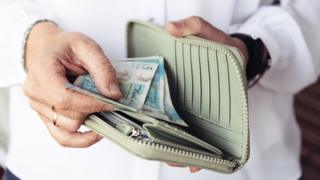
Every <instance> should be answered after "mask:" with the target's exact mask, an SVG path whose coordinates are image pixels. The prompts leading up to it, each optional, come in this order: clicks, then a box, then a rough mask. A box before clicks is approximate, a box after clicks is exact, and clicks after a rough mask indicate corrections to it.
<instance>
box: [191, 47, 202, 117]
mask: <svg viewBox="0 0 320 180" xmlns="http://www.w3.org/2000/svg"><path fill="white" fill-rule="evenodd" d="M199 51H200V48H199V47H198V46H191V51H190V53H191V56H190V57H191V72H192V82H193V83H192V84H193V86H192V87H193V89H192V107H193V110H194V112H195V113H196V114H199V115H200V113H201V84H202V82H201V80H202V78H201V73H200V52H199Z"/></svg>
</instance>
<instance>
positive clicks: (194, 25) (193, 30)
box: [166, 16, 229, 43]
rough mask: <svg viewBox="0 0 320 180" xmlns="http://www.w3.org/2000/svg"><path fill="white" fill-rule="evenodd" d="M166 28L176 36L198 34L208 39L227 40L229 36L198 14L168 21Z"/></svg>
mask: <svg viewBox="0 0 320 180" xmlns="http://www.w3.org/2000/svg"><path fill="white" fill-rule="evenodd" d="M166 29H167V31H168V32H169V33H171V34H172V35H174V36H176V37H185V36H189V35H196V36H199V37H202V38H205V39H208V40H212V41H218V42H221V43H223V42H227V38H229V37H228V36H226V34H225V33H224V32H223V31H221V30H219V29H217V28H216V27H214V26H212V25H211V24H210V23H208V22H207V21H205V20H204V19H202V18H201V17H198V16H191V17H188V18H186V19H182V20H179V21H172V22H168V23H167V25H166Z"/></svg>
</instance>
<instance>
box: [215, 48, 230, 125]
mask: <svg viewBox="0 0 320 180" xmlns="http://www.w3.org/2000/svg"><path fill="white" fill-rule="evenodd" d="M217 57H218V59H217V61H218V62H219V66H218V67H219V74H220V75H221V76H219V79H220V80H219V82H220V113H219V114H220V124H221V125H222V126H225V127H230V96H229V95H230V86H229V85H230V78H229V68H228V65H229V64H228V59H227V56H226V54H224V53H217Z"/></svg>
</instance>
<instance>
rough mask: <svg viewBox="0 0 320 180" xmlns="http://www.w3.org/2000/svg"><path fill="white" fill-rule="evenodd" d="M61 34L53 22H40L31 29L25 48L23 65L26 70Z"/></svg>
mask: <svg viewBox="0 0 320 180" xmlns="http://www.w3.org/2000/svg"><path fill="white" fill-rule="evenodd" d="M61 32H62V30H61V29H60V28H59V27H58V26H57V25H56V24H55V23H53V22H40V23H37V24H35V25H34V26H33V27H32V29H31V31H30V34H29V36H28V39H27V42H26V46H25V65H26V67H27V68H28V67H29V66H30V64H31V63H32V61H33V60H34V59H36V58H37V56H39V54H40V53H41V52H42V50H43V49H46V48H47V47H48V46H50V44H52V42H53V41H54V40H55V39H56V37H57V36H58V34H59V33H61Z"/></svg>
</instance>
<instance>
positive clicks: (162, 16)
mask: <svg viewBox="0 0 320 180" xmlns="http://www.w3.org/2000/svg"><path fill="white" fill-rule="evenodd" d="M268 3H270V0H269V1H268V0H265V1H263V0H224V1H223V2H222V1H219V0H170V1H169V0H105V1H99V0H90V1H86V0H68V1H63V0H46V1H44V0H42V1H41V0H40V2H38V1H35V0H34V1H31V0H25V1H15V2H10V3H9V6H4V7H2V8H1V13H0V27H1V28H0V87H2V88H7V87H10V95H8V94H7V95H5V96H6V97H8V98H9V114H8V115H6V116H5V117H2V118H9V119H10V137H11V139H10V144H9V152H8V156H7V166H8V168H9V169H10V170H11V171H12V172H13V173H14V174H16V175H17V176H18V177H20V178H22V179H31V180H35V179H54V180H56V179H78V180H81V179H117V180H141V179H148V180H157V179H159V180H160V179H165V180H170V179H185V180H196V179H197V180H198V179H201V180H206V179H226V180H233V179H243V180H250V179H252V180H264V179H268V180H269V179H279V180H280V179H281V180H296V179H298V178H299V177H300V176H301V170H300V165H299V154H300V143H301V142H300V132H299V128H298V126H297V123H296V121H295V117H294V113H293V106H292V101H293V95H294V93H296V92H298V91H299V90H301V89H302V88H303V87H305V86H306V85H308V84H310V83H311V82H313V81H315V79H316V77H317V75H318V67H319V65H318V63H319V62H318V61H319V59H320V55H319V52H317V51H316V48H318V47H319V45H320V44H319V43H320V35H319V32H320V23H319V22H320V21H319V17H320V16H319V11H320V3H319V1H318V0H310V1H306V0H295V1H290V0H286V1H283V5H282V7H274V6H273V7H272V6H264V5H265V4H268ZM191 15H198V16H201V17H203V18H205V19H206V20H208V21H209V22H210V23H212V24H213V25H215V26H216V27H218V28H220V29H222V30H224V31H225V32H228V33H229V32H243V33H246V34H252V35H255V36H257V37H260V38H261V39H262V40H263V42H264V43H265V45H266V46H267V48H268V50H269V52H270V55H271V58H272V67H271V69H270V70H269V71H268V72H267V73H266V74H265V76H264V77H263V78H262V79H261V81H260V82H259V84H258V85H256V86H255V87H254V88H252V89H250V90H249V111H250V112H249V114H250V143H251V157H250V159H249V161H248V163H247V164H246V166H245V167H244V168H243V169H241V170H240V171H239V172H236V173H235V174H232V175H224V174H219V173H216V172H213V171H207V170H201V171H200V172H199V173H195V174H190V173H189V172H188V170H187V169H185V168H173V167H169V166H167V165H166V164H164V163H159V162H154V161H146V160H143V159H140V158H138V157H135V156H133V155H131V154H129V153H128V152H126V151H125V150H123V149H121V148H120V147H118V146H117V145H115V144H114V143H112V142H110V141H108V140H102V141H101V142H99V143H97V144H95V145H93V146H91V147H89V148H85V149H75V148H64V147H61V146H59V145H58V144H57V143H56V142H55V141H54V139H53V138H52V137H51V136H50V135H49V133H48V131H47V130H46V128H45V126H44V124H43V123H42V121H41V120H40V119H39V117H38V115H37V114H36V112H34V111H32V110H31V108H30V107H29V105H28V99H27V98H26V96H25V95H24V94H23V91H22V83H23V82H24V80H25V77H26V75H25V73H24V72H23V70H22V65H21V61H22V60H21V51H22V45H21V42H22V39H23V33H24V32H25V31H26V29H27V27H28V26H29V25H30V24H31V23H32V22H34V21H36V20H37V19H40V18H49V19H52V20H54V21H56V22H57V23H58V24H59V25H60V27H62V28H64V29H65V30H68V31H80V32H84V33H85V34H87V35H89V36H90V37H92V38H93V39H94V40H96V41H97V42H98V43H99V44H100V45H101V47H102V48H103V50H104V52H105V53H106V54H107V56H109V57H111V58H121V57H124V56H125V25H126V22H127V21H128V19H143V20H149V19H154V21H155V22H156V23H158V24H164V23H165V22H166V21H168V20H177V19H181V18H185V17H188V16H191ZM1 113H2V111H1Z"/></svg>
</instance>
